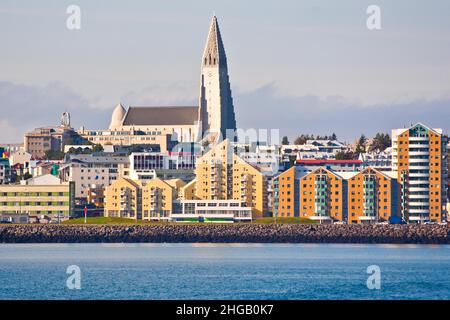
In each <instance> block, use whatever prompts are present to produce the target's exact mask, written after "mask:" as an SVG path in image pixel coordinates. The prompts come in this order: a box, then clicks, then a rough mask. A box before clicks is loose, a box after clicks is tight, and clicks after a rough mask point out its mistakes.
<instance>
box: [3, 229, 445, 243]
mask: <svg viewBox="0 0 450 320" xmlns="http://www.w3.org/2000/svg"><path fill="white" fill-rule="evenodd" d="M449 233H450V228H449V227H448V226H443V225H306V224H141V225H1V226H0V243H101V242H105V243H121V242H124V243H166V242H167V243H392V244H450V234H449Z"/></svg>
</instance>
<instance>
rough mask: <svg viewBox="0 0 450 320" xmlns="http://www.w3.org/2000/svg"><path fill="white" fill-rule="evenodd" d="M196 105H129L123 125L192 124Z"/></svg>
mask: <svg viewBox="0 0 450 320" xmlns="http://www.w3.org/2000/svg"><path fill="white" fill-rule="evenodd" d="M198 109H199V108H198V107H129V108H128V111H127V113H126V114H125V117H124V119H123V124H122V125H124V126H133V125H135V126H164V125H193V124H194V123H195V122H196V121H198Z"/></svg>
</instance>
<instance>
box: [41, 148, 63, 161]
mask: <svg viewBox="0 0 450 320" xmlns="http://www.w3.org/2000/svg"><path fill="white" fill-rule="evenodd" d="M63 158H64V152H62V151H52V150H47V151H45V159H48V160H61V159H63Z"/></svg>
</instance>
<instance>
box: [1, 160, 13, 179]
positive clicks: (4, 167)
mask: <svg viewBox="0 0 450 320" xmlns="http://www.w3.org/2000/svg"><path fill="white" fill-rule="evenodd" d="M10 181H11V166H10V164H9V159H7V158H0V184H6V183H9V182H10Z"/></svg>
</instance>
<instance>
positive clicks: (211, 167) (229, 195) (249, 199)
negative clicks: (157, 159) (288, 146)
mask: <svg viewBox="0 0 450 320" xmlns="http://www.w3.org/2000/svg"><path fill="white" fill-rule="evenodd" d="M195 197H196V198H197V199H199V200H239V201H241V203H242V206H243V207H251V208H252V212H253V218H258V217H262V216H263V214H264V213H265V212H267V180H266V176H265V175H264V174H263V173H261V172H260V171H259V170H258V169H256V168H255V167H253V166H252V165H250V164H248V163H246V162H245V161H244V160H242V159H241V158H240V157H239V156H237V155H236V154H235V153H234V150H233V147H232V145H231V143H230V141H229V140H228V139H226V140H224V141H222V142H221V143H219V144H217V145H215V146H214V147H213V148H212V149H210V150H209V151H208V152H207V153H206V154H205V155H203V156H202V157H201V158H200V159H199V160H198V162H197V168H196V183H195Z"/></svg>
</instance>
